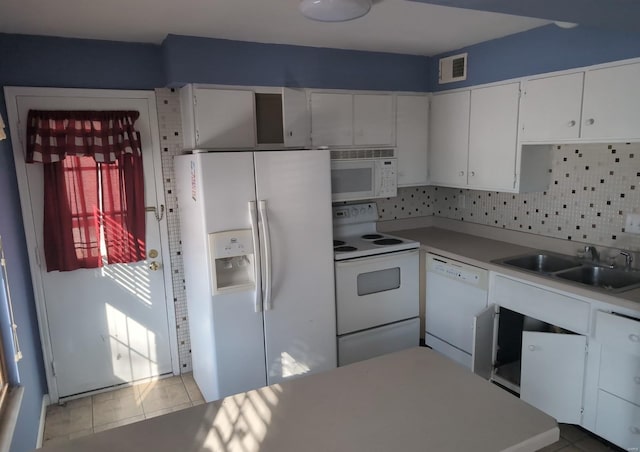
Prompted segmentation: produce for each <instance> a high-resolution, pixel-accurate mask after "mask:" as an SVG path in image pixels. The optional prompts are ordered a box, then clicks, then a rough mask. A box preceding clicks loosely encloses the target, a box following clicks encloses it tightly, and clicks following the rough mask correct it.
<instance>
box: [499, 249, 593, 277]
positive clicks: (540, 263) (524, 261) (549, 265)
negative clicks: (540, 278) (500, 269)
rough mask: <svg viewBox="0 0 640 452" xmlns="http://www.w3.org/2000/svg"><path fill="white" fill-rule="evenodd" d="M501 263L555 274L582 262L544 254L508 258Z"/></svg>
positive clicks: (567, 257) (566, 257)
mask: <svg viewBox="0 0 640 452" xmlns="http://www.w3.org/2000/svg"><path fill="white" fill-rule="evenodd" d="M499 263H501V264H504V265H510V266H513V267H518V268H521V269H523V270H529V271H533V272H537V273H555V272H558V271H561V270H567V269H569V268H574V267H579V266H580V261H579V260H578V259H574V258H572V257H571V256H557V255H555V254H542V253H541V254H531V255H526V256H518V257H512V258H507V259H504V260H502V261H500V262H499Z"/></svg>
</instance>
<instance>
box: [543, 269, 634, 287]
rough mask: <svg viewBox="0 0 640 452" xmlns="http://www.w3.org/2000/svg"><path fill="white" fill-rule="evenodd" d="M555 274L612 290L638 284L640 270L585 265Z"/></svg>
mask: <svg viewBox="0 0 640 452" xmlns="http://www.w3.org/2000/svg"><path fill="white" fill-rule="evenodd" d="M555 276H557V277H558V278H562V279H566V280H568V281H573V282H577V283H581V284H586V285H588V286H593V287H600V288H603V289H609V290H614V291H619V290H629V289H631V288H633V287H634V286H636V285H639V286H640V272H636V271H624V270H618V269H613V268H607V267H598V266H590V265H589V266H588V265H585V266H583V267H578V268H573V269H571V270H566V271H561V272H558V273H556V275H555Z"/></svg>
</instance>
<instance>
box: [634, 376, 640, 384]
mask: <svg viewBox="0 0 640 452" xmlns="http://www.w3.org/2000/svg"><path fill="white" fill-rule="evenodd" d="M633 381H635V382H636V384H637V385H640V377H633Z"/></svg>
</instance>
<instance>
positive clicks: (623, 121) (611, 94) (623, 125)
mask: <svg viewBox="0 0 640 452" xmlns="http://www.w3.org/2000/svg"><path fill="white" fill-rule="evenodd" d="M639 106H640V63H635V64H626V65H623V66H616V67H609V68H604V69H596V70H593V71H587V72H586V74H585V80H584V103H583V108H582V138H620V139H628V138H637V137H640V115H639V114H638V111H639V108H640V107H639Z"/></svg>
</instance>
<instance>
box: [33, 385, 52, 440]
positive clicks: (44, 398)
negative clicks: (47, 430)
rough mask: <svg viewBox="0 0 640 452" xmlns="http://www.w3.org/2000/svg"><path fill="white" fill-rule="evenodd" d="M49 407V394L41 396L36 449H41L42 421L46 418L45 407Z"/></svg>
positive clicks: (42, 436)
mask: <svg viewBox="0 0 640 452" xmlns="http://www.w3.org/2000/svg"><path fill="white" fill-rule="evenodd" d="M49 405H51V399H50V398H49V394H45V395H43V396H42V409H41V410H40V425H39V426H38V442H37V443H36V449H40V448H41V447H42V441H43V439H44V421H45V419H46V417H47V407H48V406H49Z"/></svg>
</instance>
